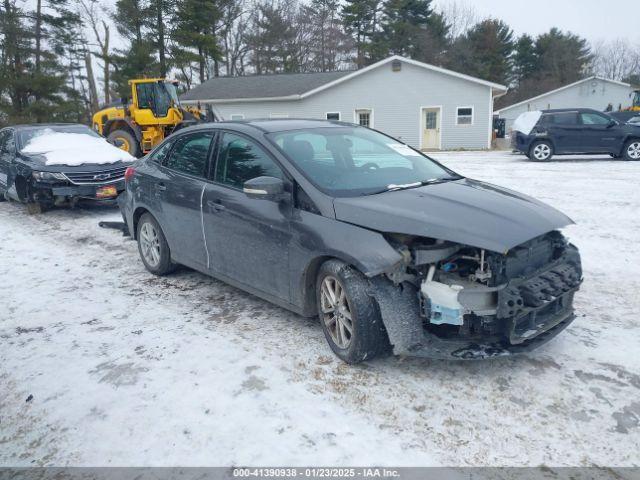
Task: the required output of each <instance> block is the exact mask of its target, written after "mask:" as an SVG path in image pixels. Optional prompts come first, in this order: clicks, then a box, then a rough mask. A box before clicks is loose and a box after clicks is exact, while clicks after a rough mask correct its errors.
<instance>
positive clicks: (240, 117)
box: [231, 113, 244, 120]
mask: <svg viewBox="0 0 640 480" xmlns="http://www.w3.org/2000/svg"><path fill="white" fill-rule="evenodd" d="M231 120H244V114H243V113H232V114H231Z"/></svg>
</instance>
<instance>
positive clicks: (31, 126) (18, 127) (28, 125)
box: [8, 123, 90, 130]
mask: <svg viewBox="0 0 640 480" xmlns="http://www.w3.org/2000/svg"><path fill="white" fill-rule="evenodd" d="M8 127H10V128H13V129H15V130H32V129H34V128H49V127H86V128H90V127H88V126H87V125H84V124H82V123H25V124H22V125H8Z"/></svg>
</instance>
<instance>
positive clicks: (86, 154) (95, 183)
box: [0, 124, 135, 212]
mask: <svg viewBox="0 0 640 480" xmlns="http://www.w3.org/2000/svg"><path fill="white" fill-rule="evenodd" d="M133 160H135V159H134V158H133V157H131V156H130V155H129V154H128V153H126V152H124V151H122V150H120V149H118V148H117V147H115V146H113V145H111V144H110V143H107V141H106V140H105V139H104V138H102V137H101V136H100V135H98V134H97V133H95V132H94V131H93V130H91V129H90V128H89V127H87V126H85V125H79V124H38V125H19V126H13V127H7V128H4V129H2V130H0V200H4V199H8V198H12V199H14V200H16V201H20V202H24V203H26V204H27V205H28V206H29V209H30V210H31V211H34V212H35V211H41V210H42V209H44V208H49V207H51V206H53V205H63V204H65V205H68V204H75V203H76V202H77V201H78V200H79V199H81V198H84V199H92V200H100V201H109V200H111V201H113V200H114V199H115V198H116V197H117V196H118V194H119V193H120V192H121V191H122V190H124V172H125V170H126V169H127V167H128V166H129V165H130V164H131V162H132V161H133Z"/></svg>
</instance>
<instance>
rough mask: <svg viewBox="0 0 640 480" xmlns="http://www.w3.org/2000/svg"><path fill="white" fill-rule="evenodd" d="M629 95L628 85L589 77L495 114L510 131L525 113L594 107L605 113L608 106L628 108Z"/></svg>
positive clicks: (629, 87) (615, 108)
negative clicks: (517, 119) (552, 109)
mask: <svg viewBox="0 0 640 480" xmlns="http://www.w3.org/2000/svg"><path fill="white" fill-rule="evenodd" d="M632 92H633V88H632V87H631V85H629V84H628V83H622V82H617V81H615V80H609V79H606V78H600V77H589V78H585V79H584V80H580V81H579V82H575V83H572V84H571V85H566V86H564V87H561V88H558V89H556V90H552V91H550V92H547V93H543V94H542V95H538V96H537V97H533V98H529V99H528V100H523V101H522V102H518V103H516V104H514V105H510V106H508V107H505V108H502V109H500V110H498V111H497V112H496V114H497V115H498V116H499V117H500V118H504V119H505V120H506V122H505V123H506V130H507V131H509V130H510V128H511V126H512V125H513V122H514V120H515V119H516V118H518V116H519V115H520V114H521V113H524V112H530V111H534V110H549V109H551V108H593V109H594V110H600V111H604V110H605V109H606V108H607V106H608V105H609V104H611V106H612V107H613V109H614V110H617V109H618V107H620V106H622V107H628V106H629V105H630V103H631V94H632Z"/></svg>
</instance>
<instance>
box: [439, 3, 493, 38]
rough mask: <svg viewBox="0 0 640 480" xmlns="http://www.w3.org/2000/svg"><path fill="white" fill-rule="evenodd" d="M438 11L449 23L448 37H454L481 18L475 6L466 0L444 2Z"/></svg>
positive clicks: (465, 31) (463, 32) (464, 31)
mask: <svg viewBox="0 0 640 480" xmlns="http://www.w3.org/2000/svg"><path fill="white" fill-rule="evenodd" d="M440 13H442V15H443V16H444V19H445V21H446V23H447V24H448V25H449V37H450V38H451V39H456V38H458V37H460V36H462V35H464V34H465V33H467V31H468V30H469V29H470V28H471V27H473V26H474V25H475V24H477V23H479V22H480V21H481V20H483V19H482V18H481V17H480V15H479V14H478V12H477V11H476V9H475V7H474V6H473V4H471V3H467V2H466V1H459V0H454V1H452V2H448V3H446V4H445V5H444V6H443V7H441V8H440Z"/></svg>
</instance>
